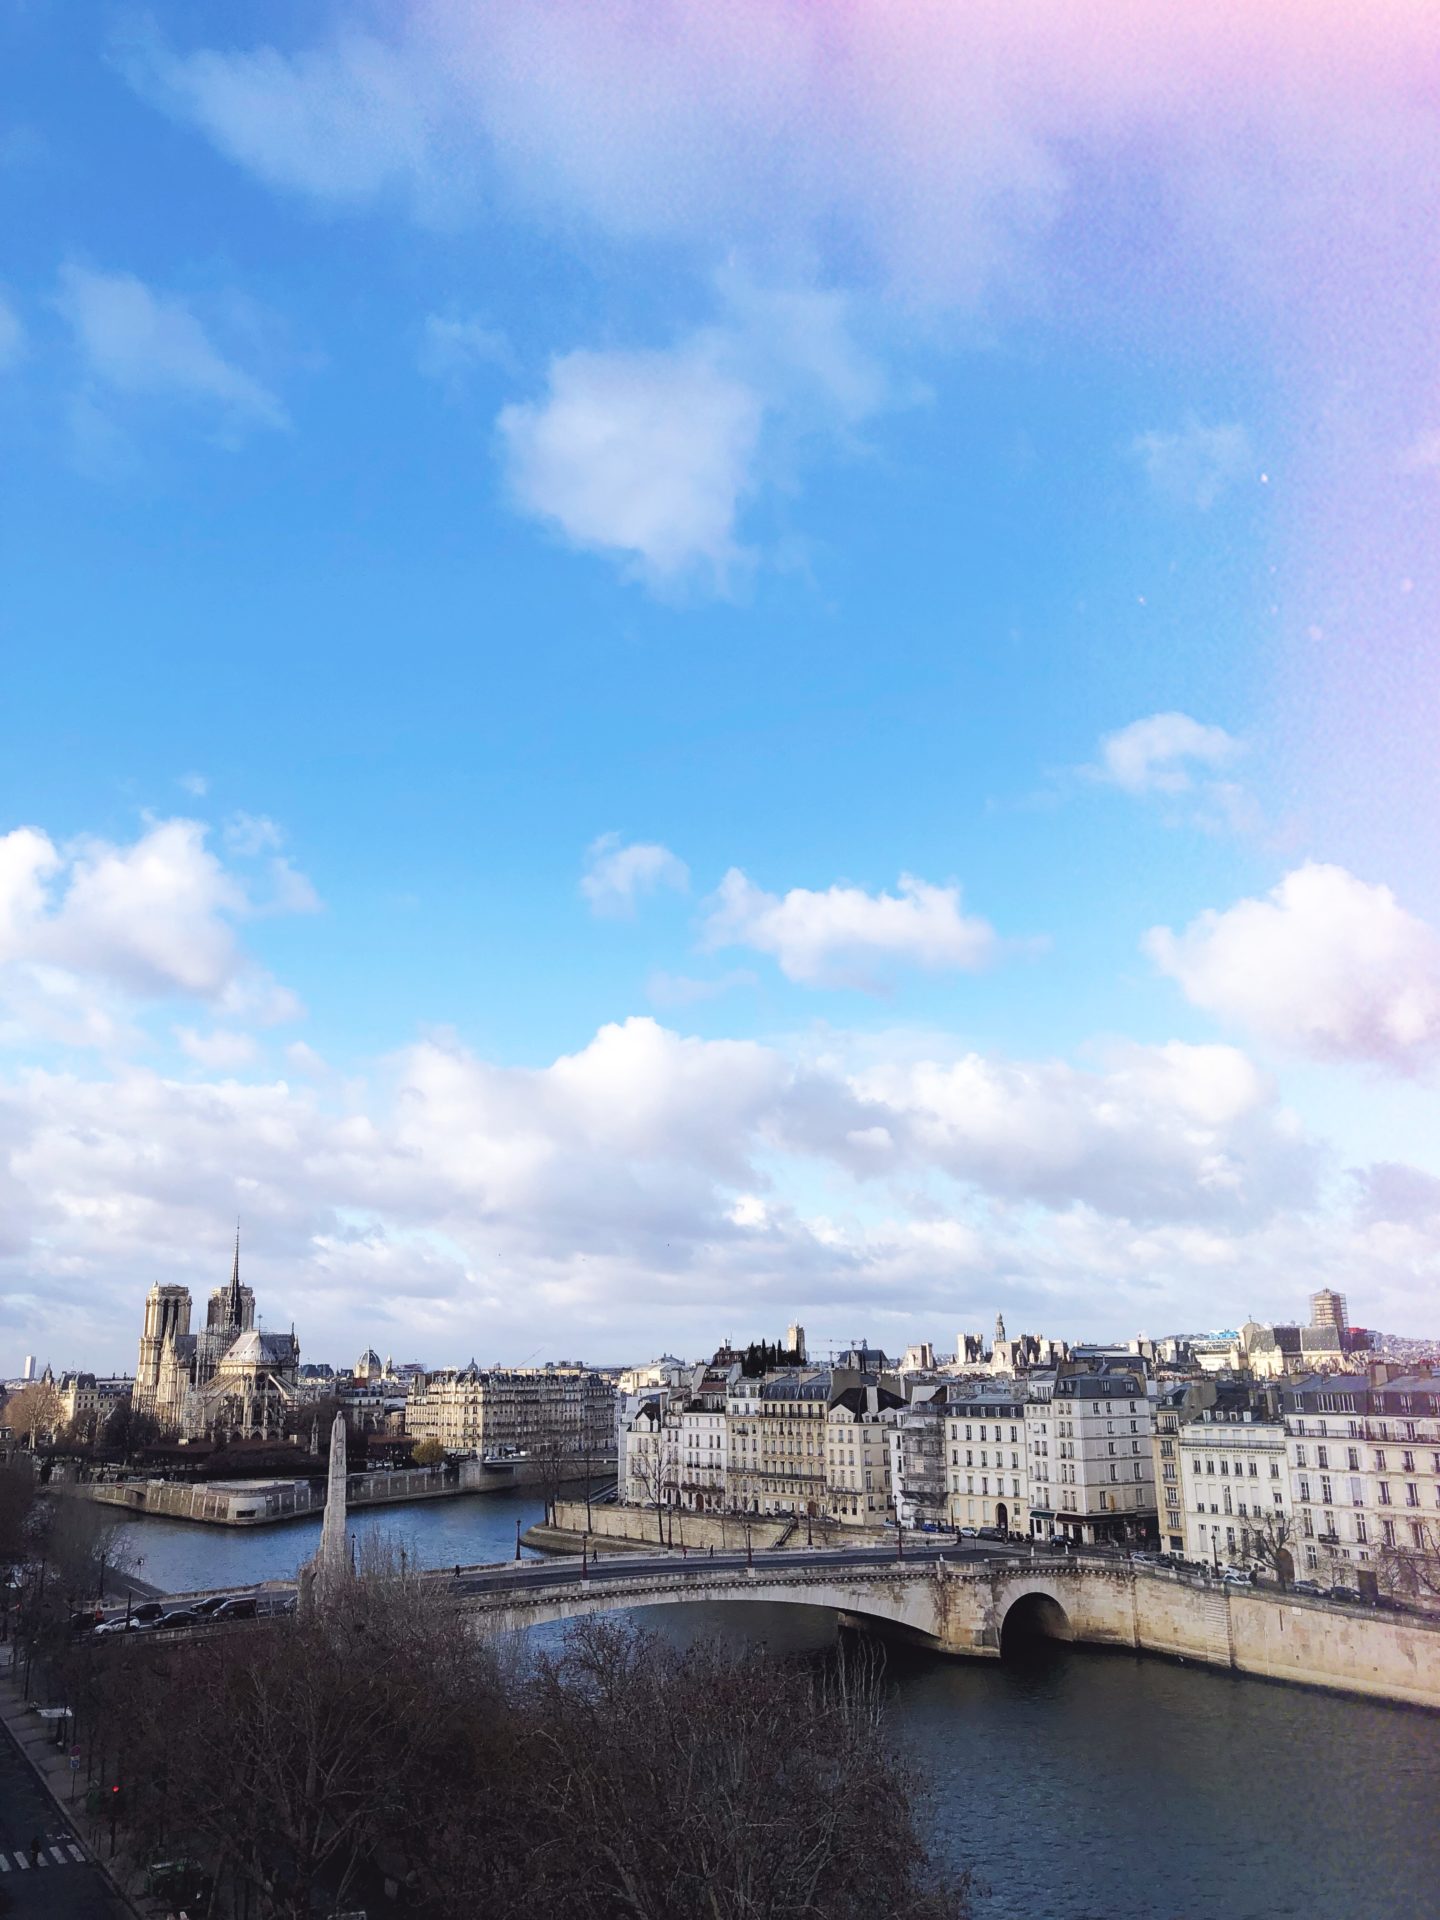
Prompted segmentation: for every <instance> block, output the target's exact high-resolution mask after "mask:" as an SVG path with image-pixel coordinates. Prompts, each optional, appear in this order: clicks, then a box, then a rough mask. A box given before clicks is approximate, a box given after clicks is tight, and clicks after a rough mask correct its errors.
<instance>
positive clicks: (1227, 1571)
mask: <svg viewBox="0 0 1440 1920" xmlns="http://www.w3.org/2000/svg"><path fill="white" fill-rule="evenodd" d="M1220 1577H1221V1579H1222V1580H1243V1581H1244V1582H1245V1584H1246V1586H1247V1587H1248V1586H1250V1585H1251V1584H1252V1583H1253V1582H1254V1579H1255V1576H1254V1574H1253V1573H1251V1571H1250V1569H1249V1568H1248V1567H1236V1566H1229V1565H1226V1566H1223V1567H1221V1569H1220Z"/></svg>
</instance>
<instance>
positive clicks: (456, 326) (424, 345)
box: [419, 313, 514, 385]
mask: <svg viewBox="0 0 1440 1920" xmlns="http://www.w3.org/2000/svg"><path fill="white" fill-rule="evenodd" d="M513 360H514V355H513V354H512V353H511V351H510V343H509V342H508V341H507V340H506V338H505V336H504V334H503V333H501V332H500V331H499V330H498V329H497V328H495V327H491V326H487V325H486V323H485V322H484V321H483V320H480V319H478V318H476V317H475V316H474V315H473V314H468V315H467V314H455V313H450V314H444V313H429V314H427V315H426V316H425V325H424V327H423V328H422V330H421V338H420V356H419V366H420V371H421V373H423V374H424V376H425V378H426V379H427V380H442V381H445V382H446V383H447V384H450V385H456V384H458V383H459V382H460V381H461V380H463V378H464V376H465V375H466V374H467V373H471V372H473V371H474V369H475V368H476V367H481V366H494V367H508V366H510V365H511V363H512V362H513Z"/></svg>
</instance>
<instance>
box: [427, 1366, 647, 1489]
mask: <svg viewBox="0 0 1440 1920" xmlns="http://www.w3.org/2000/svg"><path fill="white" fill-rule="evenodd" d="M405 1431H406V1432H407V1433H408V1434H410V1435H411V1436H412V1437H413V1438H414V1439H416V1440H417V1441H420V1440H436V1441H438V1442H439V1444H440V1445H441V1446H442V1447H444V1448H445V1450H446V1452H447V1453H476V1454H479V1455H481V1456H482V1457H483V1456H485V1455H487V1454H488V1455H492V1456H500V1455H505V1454H517V1453H529V1454H533V1453H535V1452H537V1451H538V1450H540V1449H542V1448H543V1449H554V1450H555V1451H558V1452H559V1453H560V1454H562V1455H564V1456H565V1457H566V1458H567V1459H569V1460H572V1461H573V1462H574V1463H575V1464H576V1465H577V1466H583V1465H584V1464H585V1463H586V1462H587V1461H591V1462H594V1463H596V1464H597V1465H598V1464H599V1463H600V1462H602V1461H605V1460H609V1459H610V1458H611V1457H612V1456H613V1454H614V1451H615V1386H614V1382H613V1381H612V1380H611V1379H610V1378H609V1377H608V1376H607V1375H605V1374H602V1373H598V1372H596V1371H595V1370H594V1369H593V1368H590V1367H559V1366H556V1367H514V1368H491V1369H483V1370H482V1369H481V1368H479V1367H477V1366H476V1365H475V1363H474V1361H472V1362H471V1363H470V1365H469V1366H468V1367H460V1368H445V1369H441V1370H438V1371H433V1372H429V1373H417V1374H415V1375H414V1376H413V1377H412V1379H411V1381H410V1384H409V1389H408V1391H407V1393H406V1396H405Z"/></svg>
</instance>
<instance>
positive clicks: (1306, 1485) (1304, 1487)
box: [1300, 1480, 1310, 1501]
mask: <svg viewBox="0 0 1440 1920" xmlns="http://www.w3.org/2000/svg"><path fill="white" fill-rule="evenodd" d="M1300 1498H1301V1500H1302V1501H1303V1500H1308V1499H1309V1498H1310V1482H1309V1481H1308V1480H1302V1481H1301V1482H1300Z"/></svg>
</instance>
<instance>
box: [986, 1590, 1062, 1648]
mask: <svg viewBox="0 0 1440 1920" xmlns="http://www.w3.org/2000/svg"><path fill="white" fill-rule="evenodd" d="M1074 1638H1075V1629H1074V1627H1073V1626H1072V1625H1071V1622H1070V1616H1069V1614H1068V1613H1067V1612H1066V1611H1065V1609H1064V1607H1063V1606H1061V1604H1060V1602H1059V1601H1058V1600H1057V1599H1056V1598H1055V1595H1054V1594H1053V1593H1047V1592H1046V1591H1045V1590H1044V1588H1043V1587H1036V1588H1032V1589H1031V1591H1030V1592H1028V1593H1021V1594H1017V1595H1016V1596H1015V1598H1014V1599H1013V1600H1011V1602H1010V1604H1009V1605H1008V1606H1007V1607H1006V1609H1005V1614H1004V1618H1003V1619H1002V1620H1001V1622H1000V1652H1001V1656H1002V1657H1004V1656H1005V1655H1008V1654H1015V1653H1020V1652H1023V1651H1024V1649H1025V1648H1026V1647H1033V1646H1034V1645H1035V1644H1036V1643H1037V1642H1042V1641H1066V1640H1073V1639H1074Z"/></svg>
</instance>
